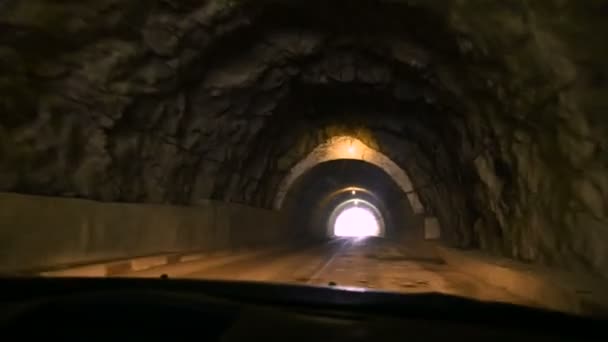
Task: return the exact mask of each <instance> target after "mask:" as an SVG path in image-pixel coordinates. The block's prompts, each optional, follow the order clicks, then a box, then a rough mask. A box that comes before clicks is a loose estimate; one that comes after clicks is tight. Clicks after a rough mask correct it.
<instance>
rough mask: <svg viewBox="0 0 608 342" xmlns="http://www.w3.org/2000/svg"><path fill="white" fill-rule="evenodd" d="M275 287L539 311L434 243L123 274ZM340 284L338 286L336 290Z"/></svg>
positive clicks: (311, 250)
mask: <svg viewBox="0 0 608 342" xmlns="http://www.w3.org/2000/svg"><path fill="white" fill-rule="evenodd" d="M162 275H167V276H168V277H169V278H181V279H207V280H233V281H256V282H274V283H288V284H300V285H303V284H305V285H318V286H329V285H333V286H337V287H340V288H347V289H351V290H354V291H366V290H379V291H394V292H399V293H428V292H439V293H444V294H451V295H457V296H463V297H467V298H473V299H478V300H484V301H498V302H506V303H515V304H522V305H528V306H530V305H538V304H536V303H533V302H531V301H529V300H527V299H524V298H520V297H518V296H517V295H514V294H511V293H509V292H508V291H507V290H505V289H502V288H499V287H496V286H492V285H489V284H485V283H482V282H479V281H478V280H477V279H475V278H474V277H472V276H470V275H467V274H464V273H462V272H460V271H458V270H456V269H454V268H453V267H452V266H449V265H448V264H446V263H444V262H443V260H442V259H441V258H440V257H439V256H438V255H437V253H436V252H435V251H434V248H433V245H432V243H410V244H403V243H395V242H392V241H390V240H387V239H382V238H366V239H353V238H337V239H333V240H329V241H327V242H325V243H320V244H316V245H312V246H307V247H300V248H283V249H272V250H261V251H253V252H248V253H247V255H244V256H242V257H238V256H236V257H235V256H233V255H230V256H218V257H215V259H214V260H209V259H204V260H196V261H191V262H184V263H179V264H174V265H166V266H161V267H156V268H151V269H148V270H144V271H139V272H129V273H123V274H118V275H116V276H119V277H152V278H157V277H160V276H162ZM334 284H335V285H334Z"/></svg>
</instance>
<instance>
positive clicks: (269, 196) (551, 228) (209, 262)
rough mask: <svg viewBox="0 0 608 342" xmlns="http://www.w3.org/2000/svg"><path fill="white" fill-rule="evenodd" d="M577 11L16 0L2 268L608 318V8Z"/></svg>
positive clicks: (2, 196) (5, 112)
mask: <svg viewBox="0 0 608 342" xmlns="http://www.w3.org/2000/svg"><path fill="white" fill-rule="evenodd" d="M551 3H552V2H551ZM559 3H560V5H557V4H555V5H554V6H553V5H546V4H545V5H541V4H537V3H536V2H534V4H532V2H525V1H524V2H522V3H521V4H519V5H517V6H510V5H506V4H505V3H503V2H502V1H495V2H484V4H483V5H482V4H481V3H478V2H476V1H446V2H442V1H440V2H437V1H388V0H386V1H385V0H380V1H363V0H361V1H359V0H357V1H355V0H349V1H316V0H312V1H266V0H259V1H258V0H255V1H246V0H240V1H237V0H231V1H229V0H208V1H157V2H154V4H151V3H150V2H148V1H135V0H128V1H120V2H116V1H92V0H91V1H89V0H79V1H75V0H74V1H72V0H66V1H60V2H52V1H44V0H36V1H0V191H1V192H0V272H1V273H2V274H5V275H8V276H17V275H36V276H44V277H62V276H85V277H151V278H159V277H167V278H169V279H181V278H187V279H201V280H203V279H225V280H235V281H258V282H270V283H280V284H285V285H291V284H299V285H310V286H333V287H339V288H348V289H353V290H354V289H356V290H357V291H376V290H378V291H391V292H396V293H407V294H411V293H429V292H439V293H444V294H450V295H457V296H464V297H467V298H473V299H477V300H483V301H500V302H507V303H513V304H518V305H524V306H533V307H542V308H549V309H553V310H559V311H565V312H569V313H575V314H583V315H593V314H595V313H596V312H597V311H598V310H599V311H604V310H605V309H606V308H608V300H607V299H606V297H608V290H606V289H608V286H606V281H607V279H606V278H607V277H608V247H607V246H608V214H607V211H606V203H608V197H607V194H608V173H606V153H604V152H605V148H606V146H608V138H607V137H608V134H606V133H607V129H608V123H607V120H606V119H605V114H606V113H605V112H606V108H608V107H607V105H606V104H607V103H606V102H605V101H606V98H608V97H606V96H603V95H604V94H605V92H606V85H607V82H606V75H607V74H606V61H607V60H608V56H607V55H606V50H605V48H603V46H604V45H605V44H604V43H605V42H604V41H603V39H604V38H605V35H602V34H601V33H605V32H608V31H607V27H606V20H605V18H603V17H602V13H605V6H603V7H601V6H600V5H599V2H594V3H593V4H592V3H591V2H589V3H587V2H584V3H582V2H580V1H561V2H559Z"/></svg>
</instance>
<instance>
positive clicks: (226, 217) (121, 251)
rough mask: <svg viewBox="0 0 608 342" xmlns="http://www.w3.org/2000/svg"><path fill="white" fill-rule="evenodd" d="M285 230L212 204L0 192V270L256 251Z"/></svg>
mask: <svg viewBox="0 0 608 342" xmlns="http://www.w3.org/2000/svg"><path fill="white" fill-rule="evenodd" d="M282 228H284V225H283V217H282V215H281V214H280V213H278V212H274V211H270V210H264V209H258V208H252V207H247V206H243V205H238V204H230V203H224V202H216V201H205V202H201V203H199V204H198V205H196V206H188V207H178V206H169V205H143V204H126V203H101V202H95V201H89V200H80V199H64V198H53V197H36V196H26V195H18V194H8V193H0V271H12V270H26V269H30V268H40V267H48V266H56V265H62V264H72V263H86V262H92V261H99V260H108V259H120V258H130V257H134V256H141V255H150V254H156V253H164V252H184V251H205V250H209V251H212V250H223V249H232V248H240V247H253V246H260V245H265V244H270V243H273V242H276V241H278V240H280V239H282V238H284V237H286V236H287V235H286V233H287V230H286V229H282Z"/></svg>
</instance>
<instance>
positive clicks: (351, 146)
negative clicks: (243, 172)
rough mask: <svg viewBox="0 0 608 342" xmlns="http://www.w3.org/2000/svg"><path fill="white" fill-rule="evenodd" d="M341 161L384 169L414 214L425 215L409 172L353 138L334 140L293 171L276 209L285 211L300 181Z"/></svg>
mask: <svg viewBox="0 0 608 342" xmlns="http://www.w3.org/2000/svg"><path fill="white" fill-rule="evenodd" d="M338 159H352V160H361V161H365V162H368V163H370V164H373V165H375V166H377V167H379V168H381V169H382V170H384V171H385V172H386V173H387V174H388V175H389V176H390V177H391V178H392V179H393V180H394V181H395V183H397V185H398V186H399V188H400V189H401V190H403V192H404V193H406V195H407V198H408V200H409V202H410V205H411V206H412V208H413V210H414V212H415V213H416V214H422V213H424V212H425V210H424V207H423V205H422V203H421V202H420V199H419V197H418V194H417V192H416V190H415V189H414V186H413V184H412V181H411V179H410V177H409V176H408V174H407V172H406V171H405V170H404V169H403V168H401V167H399V166H398V165H397V164H396V163H395V162H393V161H392V160H391V159H390V158H388V157H387V156H386V155H384V154H383V153H381V152H379V151H377V150H375V149H372V148H370V147H369V146H367V145H366V144H364V143H363V142H362V141H361V140H359V139H357V138H354V137H349V136H337V137H333V138H330V139H329V140H327V141H326V142H325V143H322V144H319V145H318V146H317V147H316V148H314V149H313V150H312V151H311V152H310V153H309V154H308V155H307V156H306V157H305V158H303V159H302V160H300V161H299V162H298V163H297V164H296V165H295V166H294V167H292V168H291V169H290V171H289V173H288V174H287V176H286V177H285V178H284V179H283V181H282V182H281V185H280V186H279V190H278V191H277V195H276V197H275V201H274V208H275V209H277V210H280V209H281V207H282V205H283V201H284V200H285V196H286V195H287V192H288V191H289V188H290V187H291V186H292V185H293V183H294V182H295V181H296V179H298V178H299V177H300V176H302V175H303V174H304V173H306V172H307V171H309V170H310V169H312V168H313V167H315V166H316V165H318V164H320V163H323V162H327V161H332V160H338Z"/></svg>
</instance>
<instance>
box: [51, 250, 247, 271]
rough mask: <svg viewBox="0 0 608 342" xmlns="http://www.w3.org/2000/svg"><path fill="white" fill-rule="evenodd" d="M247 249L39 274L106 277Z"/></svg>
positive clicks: (133, 261) (118, 262)
mask: <svg viewBox="0 0 608 342" xmlns="http://www.w3.org/2000/svg"><path fill="white" fill-rule="evenodd" d="M247 250H248V249H241V250H238V251H234V250H233V251H229V252H227V251H223V252H188V253H168V254H161V255H152V256H146V257H137V258H132V259H124V260H119V261H112V262H104V263H97V264H92V265H86V266H76V267H70V268H65V269H61V270H52V271H45V272H40V273H39V275H41V276H48V277H107V276H113V275H117V274H124V273H128V272H138V271H143V270H147V269H151V268H154V267H159V266H165V265H171V264H177V263H180V262H189V261H196V260H200V259H203V258H205V257H211V256H218V255H222V254H226V253H227V254H230V253H241V252H246V251H247Z"/></svg>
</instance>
